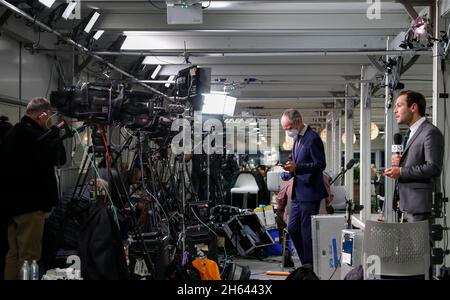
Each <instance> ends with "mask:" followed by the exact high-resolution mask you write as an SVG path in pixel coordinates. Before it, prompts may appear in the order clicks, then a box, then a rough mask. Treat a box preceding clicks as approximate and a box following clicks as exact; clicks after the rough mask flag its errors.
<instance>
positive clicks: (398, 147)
mask: <svg viewBox="0 0 450 300" xmlns="http://www.w3.org/2000/svg"><path fill="white" fill-rule="evenodd" d="M392 153H393V154H397V155H402V153H403V136H402V135H401V134H400V133H396V134H394V144H393V145H392ZM393 167H398V166H393Z"/></svg>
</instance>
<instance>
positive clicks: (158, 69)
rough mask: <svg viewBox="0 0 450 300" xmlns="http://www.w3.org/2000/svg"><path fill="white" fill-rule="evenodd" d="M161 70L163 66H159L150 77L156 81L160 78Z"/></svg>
mask: <svg viewBox="0 0 450 300" xmlns="http://www.w3.org/2000/svg"><path fill="white" fill-rule="evenodd" d="M161 68H162V66H161V65H158V66H157V67H156V68H155V71H153V73H152V76H150V77H151V78H152V79H155V78H156V76H158V73H159V71H161Z"/></svg>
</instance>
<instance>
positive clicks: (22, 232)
mask: <svg viewBox="0 0 450 300" xmlns="http://www.w3.org/2000/svg"><path fill="white" fill-rule="evenodd" d="M44 222H45V215H44V212H42V211H35V212H32V213H27V214H22V215H18V216H15V217H12V218H11V219H10V221H9V223H8V243H9V251H8V254H7V255H6V259H5V279H6V280H17V279H19V272H20V268H21V267H22V265H23V262H24V261H25V260H27V261H28V263H30V264H31V262H32V260H33V259H35V260H36V261H38V260H39V259H40V258H41V252H42V236H43V234H44Z"/></svg>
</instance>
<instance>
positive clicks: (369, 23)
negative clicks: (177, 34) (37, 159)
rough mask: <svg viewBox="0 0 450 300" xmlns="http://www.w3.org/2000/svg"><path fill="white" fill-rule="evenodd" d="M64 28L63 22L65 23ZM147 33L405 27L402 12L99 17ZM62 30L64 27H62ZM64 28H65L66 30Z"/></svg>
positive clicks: (107, 25)
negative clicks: (177, 21) (190, 20)
mask: <svg viewBox="0 0 450 300" xmlns="http://www.w3.org/2000/svg"><path fill="white" fill-rule="evenodd" d="M65 24H66V26H67V23H65ZM124 24H126V25H127V26H126V29H127V30H130V31H135V30H138V31H148V30H149V29H151V30H168V31H172V30H238V31H239V30H333V31H336V30H358V29H360V28H365V29H392V30H393V33H395V32H398V30H402V29H405V28H407V27H408V26H409V19H408V16H407V15H405V14H404V13H386V14H383V18H382V19H380V20H377V19H374V20H370V19H368V18H367V16H366V14H365V13H361V14H352V13H336V14H324V13H322V14H321V13H316V14H311V13H298V12H294V13H282V14H281V13H279V14H277V13H259V14H254V13H246V12H245V11H244V12H238V11H237V12H233V13H232V14H230V13H220V12H217V13H210V14H204V16H203V24H195V25H192V24H187V25H186V24H185V25H168V24H167V16H166V13H165V11H164V12H159V13H148V12H146V13H141V14H139V13H106V14H102V15H101V18H100V20H99V24H98V25H97V26H96V27H97V28H98V29H103V30H108V31H110V30H119V31H123V29H124ZM61 25H63V24H61ZM63 28H64V27H63ZM66 28H67V27H66Z"/></svg>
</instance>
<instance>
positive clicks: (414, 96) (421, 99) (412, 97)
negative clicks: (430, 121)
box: [399, 90, 427, 117]
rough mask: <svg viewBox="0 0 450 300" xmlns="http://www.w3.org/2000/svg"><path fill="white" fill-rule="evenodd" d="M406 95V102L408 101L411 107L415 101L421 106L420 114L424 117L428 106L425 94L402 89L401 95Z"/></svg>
mask: <svg viewBox="0 0 450 300" xmlns="http://www.w3.org/2000/svg"><path fill="white" fill-rule="evenodd" d="M403 95H406V103H408V107H411V105H413V103H416V104H417V107H418V108H419V114H420V115H421V116H422V117H423V116H425V110H426V108H427V102H426V100H425V96H424V95H422V94H421V93H418V92H414V91H411V90H407V91H402V92H401V93H400V95H399V96H403Z"/></svg>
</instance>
